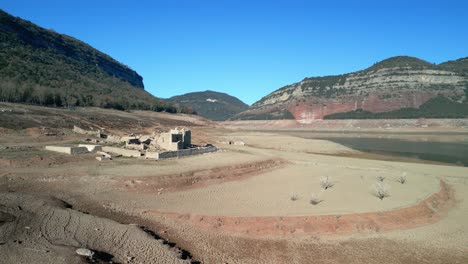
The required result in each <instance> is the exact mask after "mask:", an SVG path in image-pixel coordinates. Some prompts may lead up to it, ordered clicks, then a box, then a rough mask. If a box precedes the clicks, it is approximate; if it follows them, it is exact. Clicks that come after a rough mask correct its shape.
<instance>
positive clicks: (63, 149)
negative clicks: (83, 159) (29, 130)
mask: <svg viewBox="0 0 468 264" xmlns="http://www.w3.org/2000/svg"><path fill="white" fill-rule="evenodd" d="M45 149H46V150H50V151H55V152H60V153H65V154H70V155H77V154H86V153H89V151H88V148H86V147H70V146H46V147H45Z"/></svg>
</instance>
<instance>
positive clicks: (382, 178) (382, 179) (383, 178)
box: [375, 175, 385, 182]
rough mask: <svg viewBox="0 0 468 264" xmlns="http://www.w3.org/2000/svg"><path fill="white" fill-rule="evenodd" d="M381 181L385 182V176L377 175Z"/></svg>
mask: <svg viewBox="0 0 468 264" xmlns="http://www.w3.org/2000/svg"><path fill="white" fill-rule="evenodd" d="M375 178H376V179H377V180H378V181H379V182H383V181H384V180H385V176H383V175H379V176H377V177H375Z"/></svg>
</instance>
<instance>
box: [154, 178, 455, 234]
mask: <svg viewBox="0 0 468 264" xmlns="http://www.w3.org/2000/svg"><path fill="white" fill-rule="evenodd" d="M454 205H455V193H454V190H453V189H452V188H451V187H450V186H449V185H447V184H446V183H445V182H444V181H442V180H441V181H440V191H439V192H437V193H434V194H432V195H431V196H429V197H427V198H426V199H424V200H422V201H421V202H419V203H418V204H416V205H413V206H410V207H406V208H399V209H395V210H391V211H385V212H368V213H357V214H344V215H317V216H292V217H280V216H278V217H230V216H208V215H195V214H180V213H172V212H158V211H153V212H152V213H154V214H157V215H161V216H165V217H169V218H172V219H174V220H176V221H183V222H188V223H190V224H192V225H194V226H197V227H200V228H202V229H204V230H207V231H212V232H223V233H227V234H234V235H242V236H247V237H264V236H281V237H285V236H301V235H311V234H313V235H322V234H326V235H348V234H353V233H374V232H387V231H392V230H403V229H409V228H414V227H417V226H421V225H426V224H432V223H435V222H437V221H438V220H440V219H441V217H442V216H444V215H445V214H446V212H447V211H448V210H449V209H450V208H452V207H453V206H454Z"/></svg>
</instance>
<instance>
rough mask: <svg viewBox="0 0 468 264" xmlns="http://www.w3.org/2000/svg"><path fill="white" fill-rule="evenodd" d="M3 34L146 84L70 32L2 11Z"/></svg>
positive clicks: (0, 29)
mask: <svg viewBox="0 0 468 264" xmlns="http://www.w3.org/2000/svg"><path fill="white" fill-rule="evenodd" d="M0 33H1V41H2V44H9V43H8V42H10V43H11V42H15V43H16V44H19V45H27V46H29V48H32V49H39V50H47V52H50V53H55V54H56V55H62V56H64V57H66V58H68V59H71V60H73V61H76V62H77V63H80V64H81V65H86V66H87V67H91V68H99V69H100V70H102V71H103V72H105V73H107V74H108V75H110V76H115V77H117V78H119V79H121V80H123V81H126V82H128V83H130V84H131V85H133V86H135V87H139V88H144V87H143V78H142V77H141V76H140V75H138V74H137V73H136V72H135V71H133V70H131V69H129V68H128V67H127V66H125V65H123V64H121V63H119V62H117V61H116V60H114V59H112V58H111V57H110V56H108V55H106V54H104V53H102V52H100V51H98V50H96V49H94V48H92V47H91V46H89V45H88V44H86V43H84V42H82V41H79V40H77V39H75V38H72V37H70V36H67V35H63V34H59V33H56V32H54V31H52V30H46V29H44V28H41V27H39V26H37V25H34V24H33V23H30V22H28V21H26V20H22V19H20V18H15V17H13V16H11V15H9V14H7V13H5V12H3V11H2V10H0Z"/></svg>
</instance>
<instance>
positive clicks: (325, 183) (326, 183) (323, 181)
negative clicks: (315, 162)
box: [320, 176, 334, 190]
mask: <svg viewBox="0 0 468 264" xmlns="http://www.w3.org/2000/svg"><path fill="white" fill-rule="evenodd" d="M320 185H321V186H322V188H323V189H324V190H326V189H328V188H331V187H333V185H334V183H333V182H332V181H331V177H329V176H322V177H320Z"/></svg>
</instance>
